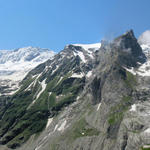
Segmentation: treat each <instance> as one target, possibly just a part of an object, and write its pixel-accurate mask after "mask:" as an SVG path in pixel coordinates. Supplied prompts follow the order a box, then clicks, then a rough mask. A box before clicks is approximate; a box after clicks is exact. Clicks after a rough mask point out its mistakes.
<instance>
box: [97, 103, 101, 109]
mask: <svg viewBox="0 0 150 150" xmlns="http://www.w3.org/2000/svg"><path fill="white" fill-rule="evenodd" d="M100 106H101V103H99V104H98V106H97V111H98V110H99V109H100Z"/></svg>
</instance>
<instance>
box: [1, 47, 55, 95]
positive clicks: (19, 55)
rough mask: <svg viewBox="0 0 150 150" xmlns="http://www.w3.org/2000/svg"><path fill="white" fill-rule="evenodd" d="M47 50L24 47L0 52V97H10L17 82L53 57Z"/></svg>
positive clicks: (16, 87)
mask: <svg viewBox="0 0 150 150" xmlns="http://www.w3.org/2000/svg"><path fill="white" fill-rule="evenodd" d="M54 54H55V53H54V52H53V51H50V50H49V49H42V48H34V47H25V48H20V49H15V50H0V83H1V85H0V89H1V90H0V95H11V94H13V93H14V91H16V90H17V89H18V87H19V82H20V81H21V80H22V79H23V78H24V77H25V76H26V75H27V73H28V72H29V71H30V70H32V69H33V68H35V67H36V66H37V65H39V64H41V63H43V62H45V61H46V60H48V59H50V58H52V57H53V56H54Z"/></svg>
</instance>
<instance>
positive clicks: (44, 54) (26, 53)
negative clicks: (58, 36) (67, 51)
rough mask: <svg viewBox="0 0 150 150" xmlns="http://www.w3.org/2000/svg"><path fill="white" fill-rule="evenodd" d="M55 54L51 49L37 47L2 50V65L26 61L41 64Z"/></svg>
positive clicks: (0, 57) (0, 58) (0, 53)
mask: <svg viewBox="0 0 150 150" xmlns="http://www.w3.org/2000/svg"><path fill="white" fill-rule="evenodd" d="M54 54H55V53H54V52H53V51H50V50H49V49H42V48H37V47H24V48H19V49H15V50H0V64H5V63H7V62H13V63H16V62H24V61H33V62H41V61H42V59H43V60H45V59H49V58H50V57H51V56H53V55H54Z"/></svg>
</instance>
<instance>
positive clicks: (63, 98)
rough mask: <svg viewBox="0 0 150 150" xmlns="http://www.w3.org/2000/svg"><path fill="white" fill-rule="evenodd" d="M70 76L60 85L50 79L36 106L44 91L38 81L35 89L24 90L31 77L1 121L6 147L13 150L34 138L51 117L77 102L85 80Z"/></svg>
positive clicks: (14, 97)
mask: <svg viewBox="0 0 150 150" xmlns="http://www.w3.org/2000/svg"><path fill="white" fill-rule="evenodd" d="M70 75H71V74H69V73H67V74H66V75H65V76H64V77H63V78H62V79H61V81H60V78H61V77H60V76H57V75H56V76H55V77H53V78H51V77H50V78H49V80H48V81H49V82H48V83H47V87H46V89H45V90H44V92H43V93H41V95H40V96H39V98H38V99H37V100H36V101H35V103H34V105H31V103H32V101H33V100H35V98H36V95H37V94H38V92H39V91H40V90H41V85H40V83H39V82H38V81H37V83H36V84H35V85H34V87H33V85H32V86H31V90H25V89H27V87H28V86H29V85H30V84H31V83H32V82H33V80H34V79H32V78H30V77H29V78H28V79H27V80H24V81H23V82H22V83H23V85H22V87H21V89H20V90H19V91H18V92H17V93H16V94H15V95H14V96H13V97H12V99H11V100H10V103H9V105H8V106H7V107H8V108H7V110H6V112H5V114H4V116H3V119H2V120H1V121H0V136H2V137H3V138H2V139H1V141H2V143H3V144H7V145H8V146H9V147H10V148H16V147H18V146H20V145H21V144H22V143H24V142H26V141H27V140H28V139H29V137H30V136H31V135H33V134H38V133H40V132H41V131H42V130H43V129H44V128H45V126H46V123H47V118H48V116H49V115H51V116H54V115H57V114H58V112H59V111H60V110H61V109H62V108H63V107H65V106H67V105H69V104H70V103H72V102H74V101H75V100H76V97H77V95H78V93H79V92H80V90H81V89H82V88H83V86H84V83H85V79H79V78H78V79H75V78H69V77H70ZM58 81H59V83H58ZM50 93H51V95H50ZM56 95H57V96H56ZM29 106H30V107H29ZM86 132H87V133H88V134H92V133H93V130H91V129H87V131H86Z"/></svg>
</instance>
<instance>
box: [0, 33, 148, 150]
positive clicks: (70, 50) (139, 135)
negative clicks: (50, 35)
mask: <svg viewBox="0 0 150 150" xmlns="http://www.w3.org/2000/svg"><path fill="white" fill-rule="evenodd" d="M140 41H141V40H137V39H136V38H135V36H134V33H133V31H132V30H130V31H128V32H126V33H125V34H123V35H121V36H119V37H117V38H115V39H114V40H113V41H111V42H107V41H102V42H101V43H99V44H92V45H84V44H71V45H67V46H66V47H65V48H64V50H62V51H61V52H60V53H58V54H56V55H55V56H54V57H53V58H52V59H49V60H47V61H46V62H44V63H42V64H40V65H38V66H37V67H35V68H34V69H32V70H31V71H30V72H29V73H28V74H27V75H26V77H25V78H24V79H23V80H22V81H21V83H20V88H19V90H18V91H17V92H16V93H15V94H13V95H12V96H10V97H8V98H5V99H4V98H3V99H2V97H1V99H0V100H1V101H0V102H2V101H3V105H2V104H1V105H2V106H3V107H0V137H1V138H0V143H1V144H2V145H3V146H1V147H0V149H2V150H3V149H6V150H7V149H18V150H81V149H82V150H110V149H111V150H133V149H134V150H148V149H150V146H149V145H150V124H149V122H150V119H149V118H150V113H149V110H150V100H149V97H150V86H149V85H150V74H149V59H150V57H149V55H148V51H149V49H145V47H143V46H142V45H143V43H141V42H140ZM144 44H145V45H147V44H146V43H144Z"/></svg>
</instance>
